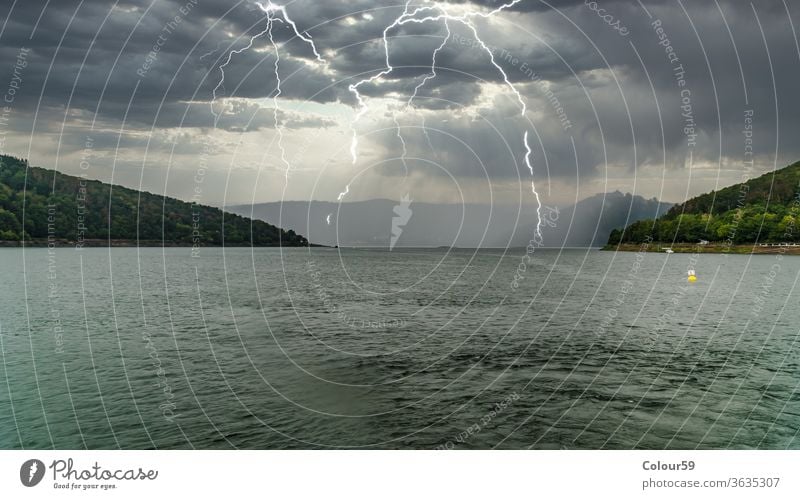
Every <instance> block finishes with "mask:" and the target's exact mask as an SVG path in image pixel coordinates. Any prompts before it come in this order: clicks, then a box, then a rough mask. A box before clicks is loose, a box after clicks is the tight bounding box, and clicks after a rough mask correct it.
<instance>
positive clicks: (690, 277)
mask: <svg viewBox="0 0 800 499" xmlns="http://www.w3.org/2000/svg"><path fill="white" fill-rule="evenodd" d="M696 280H697V275H695V273H694V270H690V271H689V282H695V281H696Z"/></svg>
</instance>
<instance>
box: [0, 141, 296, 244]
mask: <svg viewBox="0 0 800 499" xmlns="http://www.w3.org/2000/svg"><path fill="white" fill-rule="evenodd" d="M23 207H24V214H25V216H24V220H23ZM23 224H24V225H23ZM46 239H50V240H54V241H55V240H58V241H60V242H64V241H69V242H73V243H78V244H82V243H83V242H85V241H92V245H97V244H98V243H102V242H103V241H109V240H111V241H118V242H119V241H127V242H129V243H131V244H133V243H141V244H144V243H145V242H146V243H147V244H153V243H158V244H164V245H187V246H188V245H192V246H203V245H209V246H218V245H223V244H225V245H231V246H244V245H248V246H249V245H254V246H308V244H309V243H308V240H307V239H306V238H305V237H303V236H299V235H297V234H296V233H295V232H294V231H291V230H290V231H284V230H281V229H279V228H277V227H275V226H273V225H270V224H268V223H265V222H262V221H257V220H256V221H254V220H249V219H247V218H244V217H242V216H239V215H235V214H230V213H224V212H223V211H222V210H220V209H218V208H212V207H210V206H201V205H197V204H193V203H188V202H185V201H180V200H177V199H174V198H169V197H165V196H159V195H157V194H151V193H149V192H140V191H136V190H133V189H127V188H125V187H120V186H116V185H113V186H112V185H111V184H105V183H102V182H99V181H96V180H87V179H83V178H80V177H74V176H71V175H64V174H63V173H59V172H56V171H53V170H46V169H43V168H36V167H31V166H29V165H28V162H27V161H26V160H22V159H18V158H14V157H11V156H1V155H0V242H6V243H7V244H8V243H9V242H12V243H13V242H19V241H22V240H24V241H30V242H35V241H36V240H46Z"/></svg>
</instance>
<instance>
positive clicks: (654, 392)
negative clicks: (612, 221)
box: [0, 248, 800, 449]
mask: <svg viewBox="0 0 800 499" xmlns="http://www.w3.org/2000/svg"><path fill="white" fill-rule="evenodd" d="M523 255H524V250H508V251H504V250H482V251H478V252H475V251H472V250H454V251H447V250H444V249H443V250H409V249H402V250H395V251H392V252H388V251H379V250H336V249H316V248H315V249H304V248H298V249H284V250H281V249H252V250H251V249H249V248H246V249H224V250H223V249H210V248H209V249H203V250H202V251H201V252H200V257H199V258H192V255H191V252H190V250H189V249H180V248H172V249H164V250H162V249H160V248H147V249H136V248H119V249H112V250H107V249H84V250H82V251H75V250H72V249H59V250H55V251H52V252H49V251H48V250H47V249H46V248H42V249H26V250H24V251H23V250H22V249H2V250H0V276H2V287H0V340H1V341H0V344H1V346H2V369H0V425H1V426H0V428H2V430H0V448H52V447H55V448H84V447H86V448H91V449H98V448H102V449H116V448H126V449H149V448H198V449H209V448H214V449H217V448H220V449H228V448H254V449H261V448H320V447H348V448H349V447H373V448H423V449H424V448H437V447H439V448H442V447H444V448H495V447H496V448H514V449H520V448H522V449H524V448H538V449H561V448H567V449H576V448H589V449H596V448H612V449H618V448H623V449H629V448H658V449H660V448H729V447H730V448H769V449H782V448H800V440H798V431H800V393H798V388H799V387H800V345H798V338H800V336H799V334H798V330H799V329H800V307H799V306H798V303H799V300H800V291H798V290H797V288H796V285H797V282H798V276H800V274H799V272H800V257H789V256H787V257H784V258H780V257H776V256H774V255H762V256H754V257H750V256H739V255H700V256H699V257H697V258H696V261H693V257H692V255H685V254H674V255H669V256H667V255H664V254H637V253H612V252H599V251H596V250H565V251H555V250H540V251H537V252H536V253H535V255H534V256H533V258H532V260H529V261H526V263H527V265H525V266H524V267H522V268H520V267H519V266H520V263H521V262H522V257H523ZM689 267H694V268H696V270H697V274H698V277H699V279H698V281H697V282H696V283H693V284H689V283H687V281H686V272H687V268H689ZM515 276H516V281H515ZM514 282H517V284H518V287H516V288H514V287H513V286H512V283H514Z"/></svg>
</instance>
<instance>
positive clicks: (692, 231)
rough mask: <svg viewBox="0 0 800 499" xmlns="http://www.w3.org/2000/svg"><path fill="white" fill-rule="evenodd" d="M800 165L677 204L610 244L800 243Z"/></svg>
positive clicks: (611, 239)
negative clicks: (798, 198)
mask: <svg viewBox="0 0 800 499" xmlns="http://www.w3.org/2000/svg"><path fill="white" fill-rule="evenodd" d="M798 192H800V162H797V163H794V164H792V165H789V166H787V167H786V168H783V169H781V170H778V171H776V172H773V173H768V174H766V175H762V176H760V177H758V178H755V179H752V180H748V181H747V182H744V183H742V184H736V185H732V186H730V187H726V188H725V189H722V190H720V191H716V192H714V191H712V192H710V193H708V194H703V195H701V196H697V197H695V198H692V199H690V200H688V201H686V202H685V203H683V204H677V205H675V206H673V207H672V208H671V209H670V210H669V211H668V212H667V213H666V214H665V215H663V216H662V217H660V218H658V219H656V220H652V219H650V220H642V221H639V222H636V223H634V224H631V225H629V226H628V227H626V228H625V229H624V230H615V231H612V232H611V236H610V237H609V240H608V244H610V245H616V244H619V243H641V242H644V241H645V240H646V239H647V238H648V237H650V238H652V239H653V240H654V241H660V242H677V243H696V242H698V241H700V240H701V239H704V240H707V241H715V242H721V241H725V242H728V243H730V244H751V243H756V242H758V243H782V242H798V241H800V229H798V228H797V223H798V222H800V220H798V216H800V201H795V199H796V196H797V195H798Z"/></svg>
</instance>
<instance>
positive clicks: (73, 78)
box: [0, 0, 800, 178]
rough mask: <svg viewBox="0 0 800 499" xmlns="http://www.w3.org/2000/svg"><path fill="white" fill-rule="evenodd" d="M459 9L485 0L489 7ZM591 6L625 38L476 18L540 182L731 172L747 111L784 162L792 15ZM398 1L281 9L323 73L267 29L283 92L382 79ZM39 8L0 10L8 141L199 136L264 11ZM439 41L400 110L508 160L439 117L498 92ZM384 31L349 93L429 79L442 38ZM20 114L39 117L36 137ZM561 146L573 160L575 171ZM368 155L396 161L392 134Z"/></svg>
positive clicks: (505, 125) (259, 86)
mask: <svg viewBox="0 0 800 499" xmlns="http://www.w3.org/2000/svg"><path fill="white" fill-rule="evenodd" d="M451 3H465V2H462V1H455V0H453V1H452V2H451ZM472 3H473V4H475V3H479V4H482V5H484V6H486V7H489V8H491V7H497V6H498V5H500V2H497V1H493V0H481V1H480V2H472ZM598 4H599V5H601V6H602V7H603V8H605V9H606V13H607V14H608V15H611V16H612V17H613V19H615V20H618V21H619V22H620V23H621V24H622V25H624V26H626V27H627V28H628V30H629V35H627V36H621V35H620V33H619V32H618V31H616V30H614V29H612V27H610V26H609V24H608V22H607V21H606V20H604V19H603V18H601V16H599V15H598V14H597V12H595V11H593V10H592V9H590V8H589V7H587V6H586V2H584V1H582V0H565V1H555V0H553V1H549V2H544V1H539V0H530V1H524V2H520V3H519V4H517V5H515V6H514V7H513V8H512V9H511V12H508V13H504V14H503V15H502V16H501V18H499V19H498V20H497V21H496V22H491V23H489V22H486V21H483V20H480V21H477V24H478V26H479V28H480V32H481V33H482V35H483V36H484V40H485V41H486V43H487V44H488V45H489V46H490V48H491V49H492V50H493V54H494V55H495V57H496V58H497V61H498V63H499V64H500V65H501V67H502V68H503V69H504V70H505V72H506V73H507V75H508V78H509V79H510V80H511V81H512V82H513V83H514V84H515V85H517V87H518V88H519V89H520V90H521V91H522V92H523V94H524V97H525V98H526V100H528V101H529V102H530V107H531V109H532V110H533V113H534V115H535V116H534V117H533V118H532V120H533V125H534V127H535V129H536V131H537V133H538V134H539V136H540V137H542V146H537V148H538V149H537V151H536V153H537V154H536V157H537V158H539V159H540V161H541V160H542V159H543V158H547V160H548V170H549V172H550V174H551V175H554V176H562V177H566V178H574V177H576V175H578V174H580V176H581V178H586V177H587V176H600V175H603V173H604V167H605V164H606V162H609V163H613V164H615V165H624V166H625V167H627V168H629V169H630V171H631V172H632V171H633V169H634V168H636V167H637V166H640V165H642V164H659V163H662V162H663V163H665V164H666V166H668V167H672V168H677V167H682V166H683V165H684V163H685V159H686V157H687V154H688V152H689V151H691V153H692V154H693V159H694V160H695V161H696V162H699V161H706V162H712V163H713V162H719V161H723V162H727V163H730V162H736V161H738V160H741V158H742V149H743V145H742V136H741V129H742V126H743V124H742V121H743V113H744V112H745V110H747V109H752V110H753V112H754V116H755V118H756V132H755V135H756V141H755V150H756V153H757V154H758V155H760V156H761V157H766V158H772V157H774V156H777V161H778V163H779V165H780V164H782V163H787V162H789V161H790V160H794V159H797V158H799V157H800V143H799V141H797V140H795V137H797V136H798V133H800V127H799V126H798V119H797V116H800V109H798V107H800V104H798V99H797V97H796V96H795V94H796V90H795V89H796V82H797V81H800V74H798V73H800V71H799V68H800V59H798V54H797V49H796V41H795V39H794V32H793V30H792V25H791V23H792V21H795V22H796V21H797V20H798V19H800V11H799V10H798V7H796V6H795V7H793V6H791V5H788V4H784V3H783V2H775V1H757V2H754V3H753V4H752V5H753V6H751V4H750V3H745V2H738V1H733V0H731V1H722V2H720V3H719V6H718V4H717V3H716V2H702V3H699V2H683V3H679V2H678V1H677V0H676V1H648V2H644V4H645V6H646V8H647V11H645V10H644V9H643V8H642V7H640V6H639V5H638V3H637V2H623V1H613V2H612V1H599V2H598ZM403 5H404V3H403V2H397V1H389V2H375V1H372V0H358V1H324V2H320V1H312V0H298V1H296V2H291V3H289V5H288V7H287V8H288V11H289V13H290V14H291V16H292V18H293V19H294V20H295V21H296V22H297V25H298V27H299V29H300V30H301V31H306V30H308V33H309V34H311V35H312V36H313V37H314V41H315V43H316V44H317V45H318V47H319V48H320V50H322V51H323V53H324V55H325V57H326V58H327V59H328V60H329V63H330V64H329V66H327V69H326V67H325V66H323V65H321V64H318V63H316V62H314V59H313V53H312V52H311V50H310V49H309V47H308V46H307V45H306V44H304V43H302V42H301V41H299V40H297V39H296V38H293V36H292V33H291V32H290V31H289V30H288V28H287V27H286V26H282V27H280V28H278V29H276V31H275V35H276V40H277V41H278V43H282V42H287V45H286V46H285V47H284V49H283V55H284V56H285V57H283V58H282V60H281V73H282V74H283V75H284V79H285V81H284V85H283V97H288V98H294V99H299V100H312V101H315V102H318V103H331V102H337V101H339V102H344V103H346V104H348V105H353V103H354V101H353V96H352V94H351V93H350V92H348V91H347V85H348V84H349V83H352V82H353V81H354V80H355V79H360V78H365V77H368V76H370V75H373V74H375V73H377V72H378V71H381V70H382V69H384V52H383V46H382V43H381V36H382V32H383V29H384V27H385V26H386V25H388V24H389V23H391V20H392V19H394V18H396V17H397V16H398V15H399V14H400V13H401V12H402V10H403ZM785 5H788V10H789V12H788V13H787V10H786V9H787V7H786V6H785ZM44 6H45V2H44V1H43V0H42V1H25V2H17V3H16V4H15V5H14V7H13V10H6V11H0V15H8V21H7V23H6V24H5V28H4V31H3V32H2V35H1V36H0V41H2V44H0V57H2V58H3V61H5V64H4V65H3V66H2V68H0V82H7V81H9V80H10V79H11V78H12V75H13V65H14V60H15V58H16V55H17V53H18V50H19V48H20V47H23V46H24V47H29V48H30V49H31V52H30V54H29V56H28V59H27V67H26V68H25V69H24V72H23V77H22V88H21V89H20V91H19V92H18V94H17V97H16V99H15V101H14V103H13V109H14V112H15V113H16V114H15V120H18V121H17V123H16V124H15V125H13V128H14V129H15V130H17V131H18V132H20V133H26V131H27V133H30V132H31V130H32V129H33V130H34V134H35V133H40V132H42V133H59V132H60V128H61V126H60V124H61V122H63V121H64V120H66V122H67V124H69V123H74V122H76V121H80V123H81V124H82V126H84V125H85V126H90V124H91V122H92V119H94V118H95V113H97V114H96V119H97V120H98V122H99V123H102V124H103V125H104V126H106V127H110V126H114V125H115V124H116V126H119V124H120V123H122V122H123V121H124V122H125V128H126V129H127V130H131V131H134V132H135V131H147V130H150V129H151V128H153V127H155V128H156V129H170V128H177V127H183V128H195V127H196V128H206V127H209V126H211V125H213V116H212V115H211V113H210V107H209V105H208V101H209V100H210V98H211V95H212V90H213V89H214V87H215V86H216V84H217V82H218V80H219V78H220V73H219V70H218V68H219V66H220V64H222V63H223V62H224V61H225V58H226V55H227V53H229V51H230V50H234V49H239V48H242V47H243V46H244V45H245V44H246V43H247V41H248V39H249V37H250V36H253V35H255V34H256V33H258V32H259V31H260V30H262V29H263V28H264V26H265V23H264V22H265V20H264V16H263V12H261V11H260V10H259V9H258V8H257V7H255V5H254V4H253V3H249V2H239V3H236V2H229V1H211V0H198V1H197V2H196V3H193V2H191V1H190V0H158V1H152V2H151V1H149V0H140V1H139V0H137V1H125V2H116V3H112V2H107V1H102V0H86V1H83V2H79V1H77V0H60V1H58V2H55V1H52V2H49V4H47V8H46V9H44ZM554 9H557V10H554ZM176 16H177V17H178V18H180V21H179V22H176V21H175V19H176ZM656 21H657V22H659V23H660V26H661V27H662V28H663V29H664V33H665V36H666V37H667V39H668V41H669V44H668V45H669V47H670V49H671V50H672V51H673V52H672V53H674V54H677V56H678V57H679V62H680V64H681V65H682V67H683V70H685V81H686V87H685V88H686V89H688V90H689V91H690V99H689V100H690V102H689V104H690V105H691V111H690V113H689V114H690V118H691V124H692V127H691V128H692V129H693V130H694V132H695V133H697V134H698V140H697V144H696V145H693V146H689V145H688V142H689V138H688V137H687V133H685V128H686V126H687V118H686V117H685V116H684V114H686V112H685V111H684V109H682V108H681V105H682V95H681V90H682V89H683V88H682V87H678V80H677V79H676V67H675V64H673V63H671V62H670V61H669V59H668V56H669V53H668V52H666V50H667V47H666V45H665V44H664V43H663V42H664V41H663V40H660V39H659V33H658V32H657V31H656V30H655V29H654V26H653V23H654V22H656ZM170 22H173V23H175V27H174V28H173V29H170V30H169V33H168V34H167V35H166V40H165V41H164V43H163V45H162V46H160V47H159V52H158V54H157V56H156V57H155V58H153V59H152V60H151V61H150V64H149V67H146V65H147V57H148V53H149V52H150V51H151V50H153V48H154V45H156V44H157V42H158V40H159V36H160V35H162V36H163V35H164V30H165V27H166V26H168V23H170ZM759 22H760V25H761V27H763V31H764V32H763V35H762V31H761V27H760V26H759ZM37 23H38V24H37ZM726 23H727V26H726ZM34 27H35V29H34ZM728 29H730V34H729V31H728ZM453 34H454V38H453V39H452V40H451V42H450V43H449V44H448V45H447V47H446V48H445V49H444V50H443V51H442V52H441V54H440V56H439V59H438V67H439V71H438V73H439V74H438V77H437V78H436V79H433V80H430V81H429V82H428V83H427V84H426V86H425V88H424V89H423V90H422V91H421V92H420V98H419V99H418V100H417V101H416V102H415V106H416V107H418V108H419V110H421V111H425V110H427V111H428V112H430V113H433V117H434V118H435V119H439V120H440V123H439V125H440V126H441V127H442V129H443V130H446V131H449V132H450V133H453V134H454V135H455V136H458V137H462V138H463V139H464V140H468V141H470V142H471V143H472V144H473V146H474V147H476V148H480V149H481V150H482V151H484V152H485V154H486V156H487V160H486V161H487V164H491V163H492V162H495V163H497V162H502V161H499V160H498V159H497V158H504V157H505V156H504V155H508V154H509V153H508V152H503V151H504V147H505V145H504V143H503V142H502V141H501V140H500V138H499V137H498V136H497V133H496V132H495V131H494V130H493V129H491V127H489V126H488V125H476V124H475V122H473V121H471V120H469V119H463V118H457V117H456V118H452V119H448V117H450V115H451V114H452V112H453V111H454V110H457V109H459V108H462V107H464V106H474V105H475V104H476V103H477V102H479V99H480V98H481V88H482V87H481V86H480V83H481V82H494V83H502V78H501V75H500V74H499V72H498V71H497V70H496V68H494V67H493V66H492V65H491V64H489V59H488V56H487V54H486V53H485V52H483V51H482V50H480V49H479V48H475V46H474V43H471V42H470V37H471V34H470V33H469V32H468V31H467V30H464V29H463V28H459V27H457V26H456V27H454V28H453ZM391 35H392V39H391V42H390V43H391V49H392V50H391V61H392V64H393V65H394V66H395V67H396V70H395V71H394V72H393V73H392V74H390V75H388V76H387V77H386V78H384V80H383V82H382V83H380V84H375V85H365V86H364V87H362V90H363V93H364V95H366V96H370V97H379V96H382V95H387V94H397V95H400V96H407V95H409V94H410V92H411V91H413V88H414V86H415V85H416V84H417V83H418V82H419V81H420V78H421V77H422V75H424V74H427V73H428V72H429V71H430V67H429V64H430V58H431V52H432V50H433V49H434V48H435V47H436V46H438V44H439V43H441V40H442V37H443V36H444V30H443V29H442V26H441V25H437V24H432V23H431V24H425V25H410V26H406V27H402V28H399V29H397V30H395V31H393V32H392V33H391ZM267 44H268V40H266V39H263V38H262V39H261V40H259V41H257V42H256V44H255V48H256V49H259V50H255V51H249V52H245V53H241V54H238V55H234V56H233V58H232V60H231V64H230V65H229V66H227V68H226V70H225V71H226V82H225V85H224V86H222V87H221V88H220V91H219V94H220V95H222V96H234V97H240V98H267V97H270V96H271V95H272V92H273V91H274V89H275V85H276V81H275V79H274V75H273V64H274V62H275V60H274V56H273V54H272V51H271V50H270V47H268V46H267ZM262 49H266V50H262ZM640 58H641V59H640ZM359 75H360V76H359ZM335 82H338V83H335ZM3 84H4V83H3ZM499 91H500V92H502V93H503V96H502V98H498V99H496V101H495V102H497V103H498V104H497V106H496V107H487V108H484V109H481V113H482V114H483V115H484V118H485V119H486V120H487V121H488V122H491V123H496V126H497V128H498V129H500V130H501V131H502V132H503V133H502V136H503V137H502V138H504V139H505V140H506V141H507V142H508V143H509V144H513V145H512V148H513V149H512V151H511V153H510V154H511V156H513V157H514V158H517V159H519V157H520V154H521V153H522V151H521V149H520V144H519V140H518V139H519V137H518V135H519V127H520V126H522V121H520V120H517V119H516V118H510V117H509V116H511V115H513V113H514V103H513V100H512V99H509V95H510V93H509V91H508V89H506V90H499ZM547 92H551V93H550V94H549V95H548V94H547ZM550 96H554V97H555V98H556V99H557V100H558V102H559V104H560V106H561V107H562V108H563V111H564V113H566V115H567V116H568V117H569V120H570V121H571V123H572V124H573V127H572V128H571V129H570V130H567V131H565V130H563V127H562V124H561V123H560V122H559V115H558V114H557V113H556V109H555V106H554V105H553V103H552V99H551V97H550ZM233 106H235V107H234V108H232V110H231V113H229V114H226V115H224V116H223V118H222V119H221V120H220V121H219V122H218V126H219V127H220V128H224V129H227V130H233V131H239V130H244V129H245V128H247V129H248V130H257V129H259V128H263V127H270V126H271V124H272V116H271V112H270V111H269V110H261V111H258V110H257V109H256V107H255V105H254V104H247V105H245V104H233ZM34 113H39V114H38V116H40V117H41V119H37V121H36V124H35V125H34V124H33V118H34ZM286 117H287V120H288V121H287V126H288V127H295V128H319V127H325V126H328V125H330V124H331V123H330V121H329V120H327V119H323V118H315V117H304V116H300V115H297V116H294V115H292V116H289V115H286ZM444 120H447V121H444ZM53 122H55V123H56V124H57V125H54V123H53ZM65 133H67V134H69V133H76V134H77V136H78V137H80V136H82V135H84V134H85V130H84V129H83V128H82V129H81V130H80V131H78V132H74V131H71V130H70V128H69V126H68V125H67V126H66V127H65ZM572 139H574V141H575V147H576V150H577V154H578V158H579V165H578V168H579V169H580V170H577V171H576V166H575V153H576V151H573V149H572ZM441 140H444V139H441ZM776 141H777V147H776ZM65 142H69V140H67V141H65ZM73 142H75V143H80V140H76V141H73ZM417 142H418V143H417ZM132 143H135V140H134V141H133V142H132ZM381 145H382V146H383V147H385V148H386V149H388V150H389V152H390V153H396V144H395V143H394V142H392V138H391V134H388V135H387V137H386V140H385V141H382V143H381ZM411 145H412V147H418V148H419V149H420V154H422V152H421V151H422V150H424V149H425V148H426V147H428V145H427V143H426V142H423V141H419V140H417V141H415V139H413V137H412V139H411ZM441 146H442V147H444V144H442V145H441ZM451 146H452V144H451V145H450V146H448V147H451ZM452 147H455V146H452ZM442 154H447V155H449V156H450V157H451V158H453V159H454V161H456V163H457V164H455V165H454V166H453V168H456V169H458V168H462V170H463V174H465V175H473V174H482V173H481V172H477V170H475V169H474V164H472V163H470V162H471V161H473V160H472V159H470V158H469V157H468V156H463V157H461V156H460V155H461V154H462V153H461V152H459V151H458V150H456V149H454V150H451V151H446V152H442ZM458 161H461V163H458ZM503 161H505V160H503ZM462 164H463V166H461V165H462ZM492 171H494V172H497V173H496V174H497V175H506V174H508V172H509V171H511V172H512V173H513V174H514V175H516V170H513V169H509V168H507V167H504V166H503V165H498V166H497V167H495V169H494V170H492Z"/></svg>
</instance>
